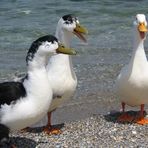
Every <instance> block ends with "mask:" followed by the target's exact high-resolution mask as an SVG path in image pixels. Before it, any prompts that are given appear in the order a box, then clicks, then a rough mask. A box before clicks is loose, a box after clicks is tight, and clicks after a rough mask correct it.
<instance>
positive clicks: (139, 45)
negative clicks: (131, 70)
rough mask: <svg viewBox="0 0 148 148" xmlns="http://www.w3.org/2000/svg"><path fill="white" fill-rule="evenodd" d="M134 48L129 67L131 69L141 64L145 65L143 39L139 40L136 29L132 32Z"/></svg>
mask: <svg viewBox="0 0 148 148" xmlns="http://www.w3.org/2000/svg"><path fill="white" fill-rule="evenodd" d="M134 32H135V34H134V46H133V53H132V58H131V61H130V65H131V66H132V67H133V66H134V65H135V66H141V64H145V63H147V58H146V55H145V51H144V39H141V38H140V35H139V32H138V31H137V29H136V30H135V31H134Z"/></svg>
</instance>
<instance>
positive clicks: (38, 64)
mask: <svg viewBox="0 0 148 148" xmlns="http://www.w3.org/2000/svg"><path fill="white" fill-rule="evenodd" d="M47 59H48V57H47V56H46V55H42V56H41V55H39V54H38V53H36V55H35V56H34V58H33V59H32V61H29V62H28V73H27V76H28V77H27V78H26V79H25V80H24V82H23V84H24V87H25V89H26V91H27V94H28V95H31V96H33V97H31V98H32V100H33V99H36V100H38V101H39V102H40V103H41V104H42V102H43V99H45V100H44V101H45V102H46V101H47V100H48V98H47V96H48V95H49V93H51V92H50V90H51V89H50V85H49V82H48V76H47V71H46V63H47V62H46V61H47ZM46 103H47V102H46Z"/></svg>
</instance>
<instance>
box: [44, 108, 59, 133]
mask: <svg viewBox="0 0 148 148" xmlns="http://www.w3.org/2000/svg"><path fill="white" fill-rule="evenodd" d="M51 114H52V111H51V112H48V123H47V125H46V126H45V127H44V132H45V133H46V134H48V135H53V134H54V135H57V134H61V130H60V129H58V128H55V127H53V126H52V125H51Z"/></svg>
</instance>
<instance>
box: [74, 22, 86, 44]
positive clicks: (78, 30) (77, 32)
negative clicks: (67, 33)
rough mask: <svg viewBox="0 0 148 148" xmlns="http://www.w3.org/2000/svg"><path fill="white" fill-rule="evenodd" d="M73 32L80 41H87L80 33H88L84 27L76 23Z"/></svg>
mask: <svg viewBox="0 0 148 148" xmlns="http://www.w3.org/2000/svg"><path fill="white" fill-rule="evenodd" d="M73 33H74V34H75V35H76V36H77V37H78V38H79V39H81V40H82V41H84V42H87V40H86V38H85V37H84V36H83V35H82V34H88V30H87V29H86V28H85V27H83V26H81V25H80V24H78V23H77V24H76V28H75V29H74V31H73Z"/></svg>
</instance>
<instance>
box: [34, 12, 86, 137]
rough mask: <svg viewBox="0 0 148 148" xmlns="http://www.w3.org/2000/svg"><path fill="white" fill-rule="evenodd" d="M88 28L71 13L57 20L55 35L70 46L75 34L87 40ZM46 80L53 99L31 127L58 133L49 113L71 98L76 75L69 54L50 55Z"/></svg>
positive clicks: (58, 130) (59, 131)
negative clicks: (43, 113)
mask: <svg viewBox="0 0 148 148" xmlns="http://www.w3.org/2000/svg"><path fill="white" fill-rule="evenodd" d="M87 33H88V30H87V29H86V28H85V27H84V26H82V25H81V24H80V22H79V20H78V18H77V17H76V16H74V15H72V14H67V15H64V16H63V17H61V18H60V19H59V21H58V24H57V28H56V33H55V36H56V37H57V39H58V40H59V41H60V42H61V43H62V44H63V45H64V46H65V47H68V48H69V47H70V41H71V39H72V37H73V36H74V35H76V36H77V37H78V38H79V39H80V40H82V41H83V42H85V43H86V42H87V40H86V38H85V36H84V35H85V34H87ZM46 69H47V74H48V80H49V82H50V84H51V87H52V90H53V99H52V102H51V105H50V106H49V110H48V114H47V116H46V117H44V119H42V120H41V121H40V122H38V123H36V124H35V125H34V126H32V127H40V126H44V129H43V131H44V132H45V133H47V134H49V135H51V134H60V133H61V130H60V129H59V128H55V127H53V126H52V124H51V114H52V112H53V111H55V110H56V109H57V108H58V107H59V106H61V105H62V104H63V103H64V102H66V101H67V100H69V99H70V98H72V96H73V94H74V92H75V90H76V87H77V77H76V74H75V72H74V69H73V64H72V57H71V56H70V55H66V54H65V55H64V54H58V55H54V56H52V57H51V58H50V59H49V61H48V64H47V67H46Z"/></svg>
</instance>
